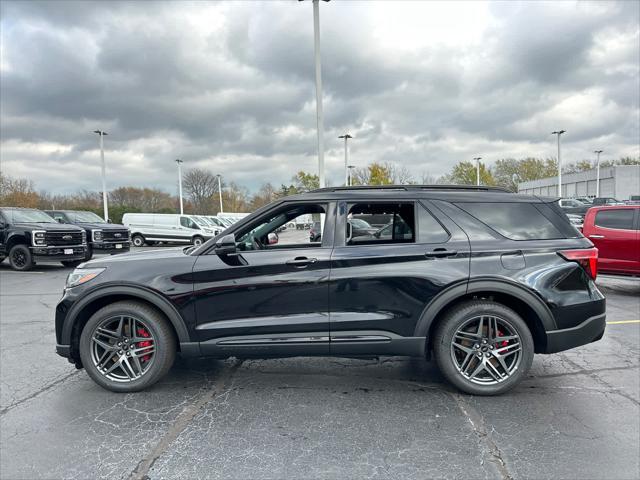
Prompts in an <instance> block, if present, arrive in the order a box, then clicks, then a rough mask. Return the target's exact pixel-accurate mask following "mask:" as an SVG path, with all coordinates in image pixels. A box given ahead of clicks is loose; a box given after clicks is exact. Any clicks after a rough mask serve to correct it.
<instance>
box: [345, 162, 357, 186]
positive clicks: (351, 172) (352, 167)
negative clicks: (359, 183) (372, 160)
mask: <svg viewBox="0 0 640 480" xmlns="http://www.w3.org/2000/svg"><path fill="white" fill-rule="evenodd" d="M354 168H356V166H355V165H347V169H348V170H349V186H351V185H353V169H354Z"/></svg>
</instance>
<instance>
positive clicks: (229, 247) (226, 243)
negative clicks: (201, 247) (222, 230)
mask: <svg viewBox="0 0 640 480" xmlns="http://www.w3.org/2000/svg"><path fill="white" fill-rule="evenodd" d="M214 251H215V252H216V254H217V255H229V254H230V253H236V236H235V235H234V234H233V233H231V234H229V235H225V236H224V237H222V238H221V239H219V240H218V241H217V242H216V246H215V248H214Z"/></svg>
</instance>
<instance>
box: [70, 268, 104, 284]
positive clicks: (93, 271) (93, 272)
mask: <svg viewBox="0 0 640 480" xmlns="http://www.w3.org/2000/svg"><path fill="white" fill-rule="evenodd" d="M105 270H106V268H76V269H75V270H74V271H73V272H71V273H70V274H69V276H68V277H67V284H66V287H67V288H70V287H77V286H78V285H82V284H83V283H87V282H89V281H91V280H93V279H94V278H96V277H97V276H98V275H100V274H101V273H102V272H104V271H105Z"/></svg>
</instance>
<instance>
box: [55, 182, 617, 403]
mask: <svg viewBox="0 0 640 480" xmlns="http://www.w3.org/2000/svg"><path fill="white" fill-rule="evenodd" d="M305 214H311V215H318V214H319V215H322V214H324V216H323V218H324V225H323V231H324V232H326V234H325V235H323V236H322V239H321V243H320V244H318V243H312V242H309V239H308V237H307V236H306V235H292V236H291V237H292V238H290V239H288V240H286V241H283V242H277V237H276V236H275V235H274V234H275V232H276V231H277V230H278V229H279V228H280V227H281V226H282V225H287V224H288V223H289V222H291V221H294V220H295V219H296V218H297V217H299V216H301V215H305ZM353 216H361V217H365V216H368V217H374V216H376V217H377V218H380V219H382V218H384V219H385V221H384V223H383V225H385V224H392V225H393V226H392V227H390V229H391V230H390V232H391V238H387V236H383V235H380V236H379V237H378V238H376V239H375V241H373V240H372V241H370V242H368V243H367V244H365V245H361V244H358V242H356V241H354V240H355V237H352V236H351V235H350V230H351V228H353V227H352V223H350V219H352V218H353ZM368 217H367V218H368ZM396 226H397V229H398V231H403V232H405V233H403V234H402V235H401V236H400V237H398V236H396V235H395V234H394V232H395V231H396ZM293 237H295V238H293ZM597 255H598V251H597V249H596V248H594V247H593V244H592V243H591V242H590V241H589V240H587V239H586V238H584V237H583V236H582V235H580V234H579V232H577V231H576V229H575V228H573V227H572V226H571V225H570V224H569V222H568V221H567V218H566V215H564V214H563V213H562V211H561V210H560V208H559V207H558V204H557V202H555V201H550V200H545V199H541V198H539V197H535V196H528V195H518V194H512V193H507V192H506V191H502V190H499V189H495V188H489V187H456V186H444V185H439V186H424V187H422V186H392V187H390V188H385V187H379V188H371V187H368V188H361V189H359V188H357V187H336V188H328V189H322V190H316V191H314V192H309V193H306V194H302V195H296V196H291V197H286V198H283V199H278V200H277V201H275V202H274V203H273V204H271V205H269V206H266V207H264V208H262V209H260V210H258V211H256V212H255V213H254V214H253V215H252V216H251V217H250V218H248V219H245V220H244V221H243V222H242V223H240V224H237V225H234V226H233V227H232V228H231V229H229V230H228V231H227V233H226V235H224V236H221V237H218V238H217V241H216V242H215V243H214V242H211V243H207V244H205V245H202V246H200V247H199V248H195V249H168V250H160V251H150V252H144V253H141V254H139V255H130V256H128V258H127V261H126V262H125V261H119V260H118V258H117V257H101V258H99V259H95V260H93V261H91V262H88V263H85V264H83V265H82V266H81V267H80V268H77V269H76V270H75V271H74V272H73V273H72V274H71V275H69V277H68V280H67V285H66V288H65V290H64V296H63V297H62V298H61V300H60V303H59V305H58V306H57V308H56V309H55V312H56V319H55V327H56V339H57V345H56V351H57V352H58V353H59V354H60V355H63V356H65V357H68V358H69V359H70V361H71V362H72V363H74V364H75V365H76V366H77V367H79V368H80V367H84V368H85V370H86V372H87V373H88V375H89V376H90V377H91V378H92V379H93V380H94V381H96V382H97V383H98V384H99V385H101V386H102V387H104V388H106V389H109V390H113V391H117V392H133V391H138V390H142V389H145V388H147V387H149V386H151V385H153V384H154V383H156V382H157V381H158V380H160V379H161V378H162V377H163V376H164V375H165V374H166V373H167V372H168V371H169V369H170V368H171V365H172V363H173V361H174V359H175V356H176V354H177V352H178V351H180V353H181V355H182V356H196V357H202V356H205V357H207V356H208V357H212V358H228V357H236V358H265V357H287V356H309V355H330V356H354V355H355V356H364V355H366V356H378V355H402V356H411V357H417V358H423V359H424V358H425V357H427V358H433V359H435V361H436V363H437V365H438V367H439V368H440V370H441V372H442V374H443V376H444V377H445V378H446V379H447V380H448V381H449V382H451V383H452V384H453V385H454V386H455V387H457V388H458V389H460V390H462V391H464V392H467V393H471V394H479V395H495V394H500V393H503V392H506V391H508V390H510V389H511V388H513V387H515V386H516V385H518V384H519V383H520V382H521V381H522V380H523V379H525V378H527V372H528V370H529V368H530V366H531V364H532V361H533V357H534V354H535V353H555V352H559V351H563V350H567V349H570V348H574V347H577V346H579V345H584V344H588V343H590V342H594V341H597V340H599V339H601V338H602V336H603V334H604V331H605V326H606V312H605V307H606V305H605V298H604V296H603V295H602V293H600V291H599V290H598V288H597V287H596V286H595V283H594V280H595V278H596V264H597ZM123 319H125V320H126V321H123ZM173 381H176V380H175V378H174V379H173Z"/></svg>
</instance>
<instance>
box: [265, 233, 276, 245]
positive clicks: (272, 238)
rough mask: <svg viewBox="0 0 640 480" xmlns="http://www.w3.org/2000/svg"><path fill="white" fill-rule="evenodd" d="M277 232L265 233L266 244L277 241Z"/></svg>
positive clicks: (273, 243) (272, 243)
mask: <svg viewBox="0 0 640 480" xmlns="http://www.w3.org/2000/svg"><path fill="white" fill-rule="evenodd" d="M278 240H279V238H278V234H277V233H273V232H271V233H269V234H267V244H269V245H275V244H276V243H278Z"/></svg>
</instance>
